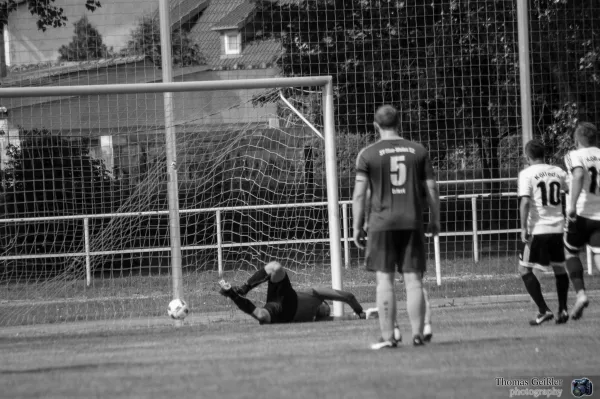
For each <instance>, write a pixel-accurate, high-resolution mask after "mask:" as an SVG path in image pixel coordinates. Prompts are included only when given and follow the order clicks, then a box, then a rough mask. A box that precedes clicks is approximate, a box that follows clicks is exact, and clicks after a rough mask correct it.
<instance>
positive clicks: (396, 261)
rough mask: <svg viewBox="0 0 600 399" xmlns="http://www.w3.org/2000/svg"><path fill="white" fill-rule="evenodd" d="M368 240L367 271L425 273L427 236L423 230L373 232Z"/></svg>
mask: <svg viewBox="0 0 600 399" xmlns="http://www.w3.org/2000/svg"><path fill="white" fill-rule="evenodd" d="M368 238H369V239H368V240H367V256H366V267H367V270H369V271H372V272H375V271H381V272H386V273H394V272H395V271H396V270H397V271H398V272H399V273H421V275H422V274H423V273H424V272H425V270H426V268H427V263H426V260H425V236H424V234H423V231H421V230H392V231H371V232H369V237H368Z"/></svg>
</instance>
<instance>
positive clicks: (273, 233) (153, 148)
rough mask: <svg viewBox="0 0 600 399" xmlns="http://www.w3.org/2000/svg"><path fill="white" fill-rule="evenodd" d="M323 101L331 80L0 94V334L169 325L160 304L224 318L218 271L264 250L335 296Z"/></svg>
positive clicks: (249, 266) (237, 276) (298, 280)
mask: <svg viewBox="0 0 600 399" xmlns="http://www.w3.org/2000/svg"><path fill="white" fill-rule="evenodd" d="M165 93H166V94H165ZM332 96H333V94H332V83H331V78H330V77H308V78H270V79H252V80H221V81H219V80H217V81H201V82H198V81H192V82H177V83H157V84H127V85H122V84H121V85H119V84H115V85H97V86H62V87H32V88H4V89H0V100H1V101H2V105H3V106H5V107H7V109H8V116H7V117H6V119H5V120H4V121H3V122H4V125H5V126H6V129H5V130H4V135H3V136H2V140H3V141H1V143H2V146H3V148H2V149H1V150H2V155H1V158H0V164H1V165H2V169H1V171H2V190H3V192H2V203H0V210H1V212H2V214H1V215H0V237H1V238H0V240H1V241H2V242H1V243H0V265H1V266H0V284H1V285H2V290H0V291H1V293H0V327H6V326H19V325H25V324H41V323H64V322H72V321H99V320H100V321H104V320H117V319H118V320H121V321H123V322H125V323H127V322H133V321H136V320H137V321H140V320H141V322H142V324H143V323H145V322H146V320H149V319H152V318H154V319H159V320H165V321H167V317H166V309H167V304H168V303H169V301H170V300H171V298H182V299H184V300H186V301H187V302H188V304H189V305H190V308H191V310H192V316H191V317H190V318H191V319H192V321H193V319H194V317H204V316H205V315H206V314H208V312H213V311H215V310H220V311H229V312H230V314H231V308H230V307H229V306H230V304H229V303H228V301H226V300H225V299H224V298H222V297H221V296H219V295H218V294H217V292H216V287H217V285H216V282H217V280H218V279H219V278H221V277H225V278H227V279H228V280H229V281H232V282H234V283H235V282H242V281H244V280H245V279H246V278H247V277H248V276H249V275H250V274H251V273H253V272H254V271H255V270H256V269H257V268H259V267H262V266H263V265H264V264H265V262H268V261H269V260H274V259H277V260H279V261H281V262H282V264H284V266H285V267H286V268H287V269H288V271H289V273H290V278H291V280H292V283H293V284H294V285H298V286H302V285H307V286H308V285H314V284H328V285H332V286H333V288H338V289H341V288H342V273H341V271H342V258H341V256H342V250H341V227H340V217H339V215H340V204H339V202H338V178H337V172H336V167H337V164H336V148H335V143H336V141H335V131H334V115H333V98H332ZM253 295H255V299H256V300H257V302H261V301H264V297H263V296H264V288H261V289H259V290H258V292H256V293H254V294H253ZM211 314H213V313H211ZM342 314H343V306H342V304H341V303H335V304H334V315H336V316H341V315H342ZM161 317H163V318H164V319H160V318H161Z"/></svg>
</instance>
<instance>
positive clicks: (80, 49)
mask: <svg viewBox="0 0 600 399" xmlns="http://www.w3.org/2000/svg"><path fill="white" fill-rule="evenodd" d="M74 33H75V35H74V36H73V40H72V41H71V43H69V44H68V45H66V46H65V45H63V46H60V48H59V49H58V53H59V54H60V57H59V60H60V61H87V60H95V59H99V58H105V57H108V56H109V50H108V48H106V45H105V44H104V43H103V42H102V35H100V32H98V29H96V28H95V27H94V25H92V24H91V23H90V21H89V20H88V18H87V16H85V15H84V16H83V17H81V19H80V20H79V21H77V22H76V23H75V28H74Z"/></svg>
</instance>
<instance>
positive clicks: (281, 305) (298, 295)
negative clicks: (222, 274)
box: [219, 261, 365, 324]
mask: <svg viewBox="0 0 600 399" xmlns="http://www.w3.org/2000/svg"><path fill="white" fill-rule="evenodd" d="M265 282H268V284H269V285H268V288H267V300H266V303H265V305H264V306H263V307H257V306H256V305H254V303H252V301H250V300H249V299H248V298H246V294H248V292H249V291H250V290H252V289H253V288H255V287H257V286H259V285H260V284H262V283H265ZM219 285H220V286H221V289H220V290H219V293H220V294H221V295H223V296H226V297H228V298H229V299H231V300H232V301H233V303H235V305H236V306H237V307H238V308H239V309H240V310H241V311H242V312H244V313H247V314H249V315H250V316H252V317H253V318H255V319H256V320H258V322H259V323H260V324H275V323H296V322H307V321H323V320H331V319H332V318H331V317H330V313H331V308H330V307H329V304H328V303H327V302H326V301H327V300H330V301H340V302H344V303H347V304H348V305H350V307H351V308H352V310H354V313H356V315H357V316H358V317H359V318H361V319H364V318H365V313H364V312H363V308H362V306H361V305H360V303H358V301H357V300H356V297H355V296H354V295H353V294H351V293H350V292H346V291H340V290H335V289H332V288H310V289H307V290H302V291H296V290H294V288H292V283H291V281H290V278H289V277H288V275H287V273H286V271H285V269H284V268H283V266H281V264H280V263H279V262H275V261H274V262H269V263H267V264H266V265H265V267H264V268H262V269H260V270H258V271H257V272H256V273H254V274H253V275H252V276H250V278H249V279H248V281H247V282H246V283H245V284H243V285H241V286H231V284H229V283H227V282H225V280H221V281H219Z"/></svg>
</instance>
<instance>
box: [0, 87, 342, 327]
mask: <svg viewBox="0 0 600 399" xmlns="http://www.w3.org/2000/svg"><path fill="white" fill-rule="evenodd" d="M290 87H320V88H321V89H322V90H323V94H322V108H323V109H322V111H323V128H324V129H323V130H324V131H323V136H324V144H325V169H326V185H327V209H328V215H329V245H330V254H331V281H332V288H334V289H343V286H342V268H343V266H342V264H343V261H342V237H341V228H340V212H339V202H338V181H337V159H336V148H335V146H336V144H335V126H334V110H333V79H332V77H331V76H313V77H299V78H268V79H240V80H221V81H197V82H165V83H137V84H110V85H96V86H54V87H24V88H0V99H3V98H18V97H55V96H56V97H58V96H84V95H103V94H141V93H166V94H170V93H175V92H192V91H209V90H239V89H269V88H290ZM165 120H168V119H167V118H165ZM165 135H166V148H167V174H168V182H169V184H168V185H167V189H168V199H169V230H170V249H171V251H170V252H171V271H172V279H173V298H183V297H184V293H183V276H182V256H181V239H180V237H179V235H180V233H179V231H180V230H179V214H180V212H179V206H178V203H179V198H178V188H177V157H176V154H175V145H174V143H175V137H174V132H173V129H169V126H165ZM343 314H344V306H343V303H341V302H338V301H335V302H334V303H333V315H334V316H336V317H340V316H343ZM175 324H176V325H180V324H181V323H180V322H176V323H175Z"/></svg>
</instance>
